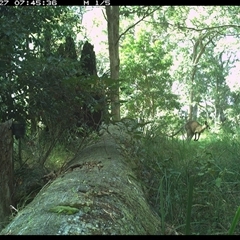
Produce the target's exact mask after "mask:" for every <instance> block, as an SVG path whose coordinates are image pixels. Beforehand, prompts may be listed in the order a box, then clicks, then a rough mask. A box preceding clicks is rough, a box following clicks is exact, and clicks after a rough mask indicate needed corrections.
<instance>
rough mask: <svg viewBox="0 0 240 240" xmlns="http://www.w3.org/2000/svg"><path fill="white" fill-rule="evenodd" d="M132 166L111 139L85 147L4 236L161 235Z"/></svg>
mask: <svg viewBox="0 0 240 240" xmlns="http://www.w3.org/2000/svg"><path fill="white" fill-rule="evenodd" d="M130 166H131V164H130V163H129V162H127V161H126V160H125V159H124V157H123V156H122V155H121V152H120V151H119V149H118V145H117V144H116V142H115V141H114V139H113V138H112V137H110V136H109V135H106V134H105V135H103V136H102V137H101V139H100V140H99V141H98V142H97V143H96V144H93V145H91V146H88V147H87V148H85V149H84V150H83V151H82V152H81V154H80V155H79V156H78V157H76V158H75V159H74V160H73V161H72V162H71V163H70V164H69V166H68V170H66V172H64V173H62V174H61V175H59V176H58V177H57V178H56V179H55V180H54V181H53V182H52V183H51V184H49V185H48V186H45V187H44V188H43V189H42V190H41V191H40V192H39V194H38V195H37V196H36V197H35V199H34V200H33V201H32V202H31V203H30V204H29V205H27V206H26V207H25V208H24V209H23V210H22V211H19V213H18V214H17V216H16V217H15V218H14V219H13V221H12V222H11V223H9V224H8V225H7V226H6V227H5V229H3V231H2V232H1V234H17V235H22V234H31V235H35V234H36V235H47V234H51V235H66V234H68V235H69V234H70V235H80V234H161V226H160V218H159V216H158V215H157V214H155V213H154V212H153V210H152V209H151V208H150V206H149V204H148V203H147V201H146V199H145V196H144V193H143V190H142V186H141V184H140V183H139V182H138V181H137V177H136V176H135V174H134V172H133V170H132V169H131V167H130Z"/></svg>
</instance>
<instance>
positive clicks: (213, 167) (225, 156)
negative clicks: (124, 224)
mask: <svg viewBox="0 0 240 240" xmlns="http://www.w3.org/2000/svg"><path fill="white" fill-rule="evenodd" d="M150 136H151V134H150V133H149V134H148V133H147V134H146V137H145V138H143V139H142V142H141V144H142V146H141V147H140V149H141V150H139V152H138V159H141V164H142V165H143V169H144V172H148V175H147V176H148V177H149V176H150V179H149V178H147V177H146V175H142V180H143V181H145V183H146V186H147V189H148V191H147V194H148V198H149V202H150V203H151V204H152V206H153V207H154V208H155V209H156V211H158V213H159V215H160V216H161V217H162V224H165V223H168V224H171V226H174V227H175V228H176V230H178V231H180V232H182V233H183V234H185V233H187V234H190V233H191V234H228V233H229V229H230V227H231V226H232V225H231V224H232V219H233V216H234V215H235V211H236V209H237V208H238V206H239V202H240V201H239V200H240V194H239V193H240V191H239V189H240V188H239V187H240V174H239V173H240V164H239V161H240V152H239V147H240V141H239V140H238V139H235V140H232V141H229V138H224V137H221V139H217V138H216V136H213V137H212V138H206V139H204V138H200V140H199V141H198V142H194V141H191V142H190V143H187V142H184V141H182V140H178V139H167V138H165V137H163V136H161V135H160V134H154V136H153V137H150ZM191 183H192V185H191ZM163 228H164V225H163ZM234 233H235V234H240V227H239V225H237V224H236V225H235V228H234Z"/></svg>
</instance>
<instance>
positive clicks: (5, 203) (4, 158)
mask: <svg viewBox="0 0 240 240" xmlns="http://www.w3.org/2000/svg"><path fill="white" fill-rule="evenodd" d="M11 126H12V120H9V121H7V122H5V123H2V124H0V136H1V138H0V166H1V170H0V230H1V229H2V228H3V226H4V224H5V222H6V221H7V217H8V216H9V215H10V214H11V211H10V205H11V204H13V203H12V194H13V159H12V150H13V149H12V148H13V137H12V131H11Z"/></svg>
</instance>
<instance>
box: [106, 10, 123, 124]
mask: <svg viewBox="0 0 240 240" xmlns="http://www.w3.org/2000/svg"><path fill="white" fill-rule="evenodd" d="M106 14H107V28H108V45H109V60H110V72H111V79H113V80H116V83H115V84H113V85H112V87H111V114H112V118H113V120H116V121H118V120H120V102H119V84H118V79H119V65H120V59H119V6H106Z"/></svg>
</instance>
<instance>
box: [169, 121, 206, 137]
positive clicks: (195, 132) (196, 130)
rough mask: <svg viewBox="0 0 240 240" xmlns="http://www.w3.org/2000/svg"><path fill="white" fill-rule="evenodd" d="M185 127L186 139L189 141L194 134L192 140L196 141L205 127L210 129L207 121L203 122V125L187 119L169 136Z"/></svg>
mask: <svg viewBox="0 0 240 240" xmlns="http://www.w3.org/2000/svg"><path fill="white" fill-rule="evenodd" d="M184 128H185V130H186V132H187V139H188V141H190V140H191V139H192V137H193V136H194V141H198V139H199V138H200V135H201V133H203V132H204V130H205V129H207V128H208V129H210V127H209V125H208V123H207V121H205V122H204V125H201V124H199V123H198V122H196V121H189V122H187V123H186V124H185V125H184V126H182V127H181V128H180V129H179V130H178V131H177V132H176V133H174V134H173V135H171V136H170V137H173V136H175V135H177V134H178V133H179V132H181V131H182V130H183V129H184Z"/></svg>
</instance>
